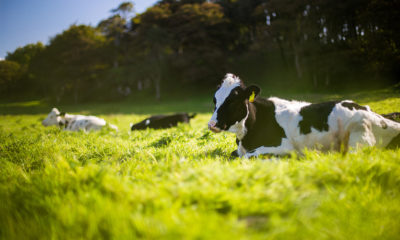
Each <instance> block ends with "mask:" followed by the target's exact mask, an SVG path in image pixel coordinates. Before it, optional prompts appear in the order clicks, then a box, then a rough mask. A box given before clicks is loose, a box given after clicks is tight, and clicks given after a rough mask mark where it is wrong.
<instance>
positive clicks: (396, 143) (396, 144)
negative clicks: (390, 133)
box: [386, 134, 400, 149]
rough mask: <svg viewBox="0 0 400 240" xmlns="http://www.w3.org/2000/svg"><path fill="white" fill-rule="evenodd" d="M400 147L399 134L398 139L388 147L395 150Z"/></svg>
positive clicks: (393, 140) (394, 139)
mask: <svg viewBox="0 0 400 240" xmlns="http://www.w3.org/2000/svg"><path fill="white" fill-rule="evenodd" d="M399 147H400V134H398V135H397V136H396V137H394V138H393V139H392V141H390V143H389V144H388V145H387V146H386V148H388V149H395V148H399Z"/></svg>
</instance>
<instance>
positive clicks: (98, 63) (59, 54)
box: [35, 25, 106, 102]
mask: <svg viewBox="0 0 400 240" xmlns="http://www.w3.org/2000/svg"><path fill="white" fill-rule="evenodd" d="M105 42H106V40H105V38H104V36H102V35H101V34H100V33H99V32H98V31H97V30H96V29H95V28H93V27H90V26H86V25H72V26H70V27H69V29H67V30H65V31H64V32H63V33H61V34H58V35H57V36H55V37H54V38H53V39H51V40H50V44H49V46H48V47H47V48H46V49H45V51H44V52H43V54H41V55H40V59H39V60H38V61H37V64H36V66H35V72H36V73H37V74H38V75H39V76H40V78H41V79H42V80H43V83H42V87H43V91H45V92H50V93H52V95H53V96H56V97H57V98H58V100H60V99H61V98H62V97H63V95H67V96H71V95H72V97H73V99H74V102H78V101H80V100H81V97H86V96H87V95H90V92H91V91H93V90H94V89H96V87H97V86H98V82H97V81H96V80H97V78H98V76H97V73H98V71H99V70H100V69H102V68H103V67H104V62H103V59H104V56H102V51H101V50H102V49H103V47H104V45H105Z"/></svg>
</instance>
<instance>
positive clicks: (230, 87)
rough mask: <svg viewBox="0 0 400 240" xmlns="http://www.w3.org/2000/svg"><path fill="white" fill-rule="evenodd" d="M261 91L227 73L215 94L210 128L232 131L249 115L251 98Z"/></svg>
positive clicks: (218, 130)
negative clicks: (246, 85) (247, 85)
mask: <svg viewBox="0 0 400 240" xmlns="http://www.w3.org/2000/svg"><path fill="white" fill-rule="evenodd" d="M259 93H260V88H259V87H257V86H254V85H252V86H249V87H245V86H244V84H243V82H242V81H241V80H240V78H239V77H237V76H235V75H233V74H231V73H228V74H226V75H225V78H224V79H223V81H222V84H221V86H220V87H219V88H218V90H217V92H216V93H215V95H214V104H215V108H214V113H213V115H212V117H211V119H210V121H209V122H208V128H209V129H210V130H211V131H213V132H220V131H230V128H231V127H233V126H234V125H235V124H237V123H239V122H241V121H242V120H244V119H245V118H246V117H247V115H248V104H249V99H250V98H251V97H252V98H253V97H255V96H257V95H258V94H259ZM231 130H232V129H231Z"/></svg>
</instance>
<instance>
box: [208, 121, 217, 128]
mask: <svg viewBox="0 0 400 240" xmlns="http://www.w3.org/2000/svg"><path fill="white" fill-rule="evenodd" d="M216 124H217V123H216V122H214V121H209V122H208V127H209V128H210V127H215V125H216Z"/></svg>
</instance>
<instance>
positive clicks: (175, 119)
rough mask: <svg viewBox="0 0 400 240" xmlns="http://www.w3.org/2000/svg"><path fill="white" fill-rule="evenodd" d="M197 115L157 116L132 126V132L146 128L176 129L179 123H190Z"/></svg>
mask: <svg viewBox="0 0 400 240" xmlns="http://www.w3.org/2000/svg"><path fill="white" fill-rule="evenodd" d="M195 116H196V114H192V115H189V114H188V113H177V114H173V115H155V116H151V117H149V118H146V119H145V120H143V121H141V122H139V123H136V124H135V125H132V126H131V130H132V131H133V130H142V129H146V128H154V129H162V128H170V127H175V126H177V125H178V123H189V121H190V119H192V118H194V117H195Z"/></svg>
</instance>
